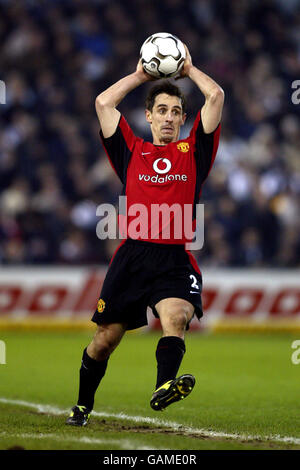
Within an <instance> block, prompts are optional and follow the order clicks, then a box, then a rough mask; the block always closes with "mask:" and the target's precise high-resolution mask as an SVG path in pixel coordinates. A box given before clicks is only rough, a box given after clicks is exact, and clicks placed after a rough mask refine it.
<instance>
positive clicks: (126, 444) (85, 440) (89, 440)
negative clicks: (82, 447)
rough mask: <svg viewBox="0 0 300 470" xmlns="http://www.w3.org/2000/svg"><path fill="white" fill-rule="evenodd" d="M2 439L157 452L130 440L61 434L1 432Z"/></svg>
mask: <svg viewBox="0 0 300 470" xmlns="http://www.w3.org/2000/svg"><path fill="white" fill-rule="evenodd" d="M1 437H10V438H11V437H13V438H17V439H50V440H52V441H59V442H61V441H64V442H75V443H81V444H91V445H94V444H97V445H103V444H105V445H117V446H118V447H120V448H121V449H124V450H157V449H154V448H153V447H146V446H140V445H138V446H137V445H135V444H134V443H133V442H132V441H130V440H128V439H121V440H120V439H97V438H94V437H85V436H83V437H73V436H61V435H59V434H53V433H49V434H42V433H39V434H33V433H20V434H14V435H13V436H12V435H11V434H9V433H7V432H0V438H1Z"/></svg>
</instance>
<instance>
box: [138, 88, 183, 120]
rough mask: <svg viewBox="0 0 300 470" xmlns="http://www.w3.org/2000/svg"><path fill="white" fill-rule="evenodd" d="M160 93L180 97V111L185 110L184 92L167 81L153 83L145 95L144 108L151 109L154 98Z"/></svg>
mask: <svg viewBox="0 0 300 470" xmlns="http://www.w3.org/2000/svg"><path fill="white" fill-rule="evenodd" d="M161 93H166V94H167V95H170V96H178V98H180V100H181V106H182V113H184V112H185V106H186V99H185V96H184V94H183V93H182V91H181V90H180V88H178V86H176V85H173V83H170V82H168V81H165V82H164V83H159V84H158V85H154V86H153V87H152V88H150V90H149V92H148V95H147V97H146V103H145V104H146V109H148V110H149V111H152V109H153V106H154V101H155V98H156V96H157V95H160V94H161Z"/></svg>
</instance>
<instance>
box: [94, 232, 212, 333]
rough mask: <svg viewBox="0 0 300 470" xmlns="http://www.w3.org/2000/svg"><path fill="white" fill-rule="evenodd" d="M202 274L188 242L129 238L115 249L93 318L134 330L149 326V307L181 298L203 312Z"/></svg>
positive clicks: (197, 311) (154, 311) (153, 308)
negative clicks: (160, 241)
mask: <svg viewBox="0 0 300 470" xmlns="http://www.w3.org/2000/svg"><path fill="white" fill-rule="evenodd" d="M201 291H202V276H201V273H200V271H199V268H198V266H197V263H196V260H195V258H194V257H193V256H192V255H191V254H190V253H189V252H187V251H186V250H185V247H184V245H166V244H159V243H151V242H144V241H139V240H131V239H128V240H126V241H124V242H122V243H121V245H120V246H119V247H118V249H117V251H116V252H115V254H114V256H113V258H112V260H111V262H110V265H109V269H108V271H107V274H106V277H105V280H104V283H103V287H102V291H101V294H100V298H99V300H98V304H97V310H96V311H95V313H94V315H93V317H92V321H93V322H95V323H97V324H98V325H100V324H102V323H126V324H127V329H128V330H132V329H135V328H139V327H141V326H144V325H147V323H148V322H147V307H148V306H149V307H151V308H152V311H153V313H154V315H155V316H156V317H158V314H157V312H156V309H155V305H156V304H157V302H159V301H160V300H162V299H166V298H168V297H177V298H180V299H185V300H187V301H188V302H190V303H191V304H192V305H194V307H195V314H196V316H197V317H198V318H199V319H200V318H201V317H202V315H203V313H202V301H201Z"/></svg>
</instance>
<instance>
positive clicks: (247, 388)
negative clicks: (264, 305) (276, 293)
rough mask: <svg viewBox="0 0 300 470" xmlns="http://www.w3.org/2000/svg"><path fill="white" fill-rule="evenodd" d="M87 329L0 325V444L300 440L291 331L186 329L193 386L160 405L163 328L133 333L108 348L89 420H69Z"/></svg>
mask: <svg viewBox="0 0 300 470" xmlns="http://www.w3.org/2000/svg"><path fill="white" fill-rule="evenodd" d="M91 336H92V333H91V332H82V333H79V332H55V333H52V332H21V331H20V332H5V331H2V332H1V331H0V339H1V340H3V341H5V344H6V362H7V363H6V364H5V365H0V422H1V428H0V449H8V448H11V447H14V446H21V447H24V448H25V449H76V450H81V449H88V450H92V449H99V450H100V449H105V450H115V449H122V450H124V449H128V450H129V449H173V450H177V449H178V450H179V449H180V450H187V449H189V450H196V449H199V450H201V449H211V450H213V449H300V423H299V396H300V393H299V392H300V364H299V365H294V364H292V362H291V355H292V352H293V350H292V349H291V343H292V341H293V340H295V339H298V338H296V337H295V336H293V335H279V334H277V335H274V334H273V335H270V334H269V335H268V334H264V335H263V334H261V335H254V334H252V335H247V334H235V335H233V334H231V335H229V334H227V335H226V334H223V335H221V334H215V335H210V334H203V333H200V334H199V333H191V332H190V333H189V332H188V333H187V334H186V348H187V352H186V355H185V357H184V360H183V363H182V365H181V368H180V373H191V374H193V375H195V377H196V386H195V388H194V390H193V392H192V394H191V395H190V396H189V397H187V398H186V399H185V400H183V401H181V402H178V403H174V404H173V405H171V406H170V407H169V408H168V409H166V410H165V411H164V412H155V411H153V410H152V409H151V408H150V406H149V400H150V397H151V394H152V391H153V388H154V385H155V375H156V361H155V349H156V344H157V341H158V339H159V334H158V333H143V332H138V333H135V334H134V333H129V334H127V335H125V337H124V339H123V340H122V342H121V344H120V345H119V347H118V348H117V350H116V351H115V352H114V353H113V355H112V357H111V358H110V361H109V366H108V369H107V373H106V376H105V377H104V379H103V381H102V383H101V385H100V387H99V389H98V392H97V394H96V400H95V411H96V413H95V415H94V416H93V415H92V417H91V421H90V424H89V425H88V426H87V427H86V428H73V427H71V426H66V425H65V424H64V422H65V419H66V417H67V414H68V412H67V410H69V409H70V408H71V407H72V406H73V405H74V404H75V403H76V400H77V390H78V370H79V366H80V361H81V355H82V350H83V348H84V347H85V346H86V345H87V344H88V342H89V341H90V338H91ZM37 405H52V407H53V408H49V409H48V408H44V407H38V406H37ZM276 436H277V437H276ZM285 437H290V438H292V439H291V440H284V438H285Z"/></svg>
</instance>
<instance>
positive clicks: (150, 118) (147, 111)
mask: <svg viewBox="0 0 300 470" xmlns="http://www.w3.org/2000/svg"><path fill="white" fill-rule="evenodd" d="M145 115H146V121H147V122H149V124H152V113H151V111H149V109H145Z"/></svg>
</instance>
